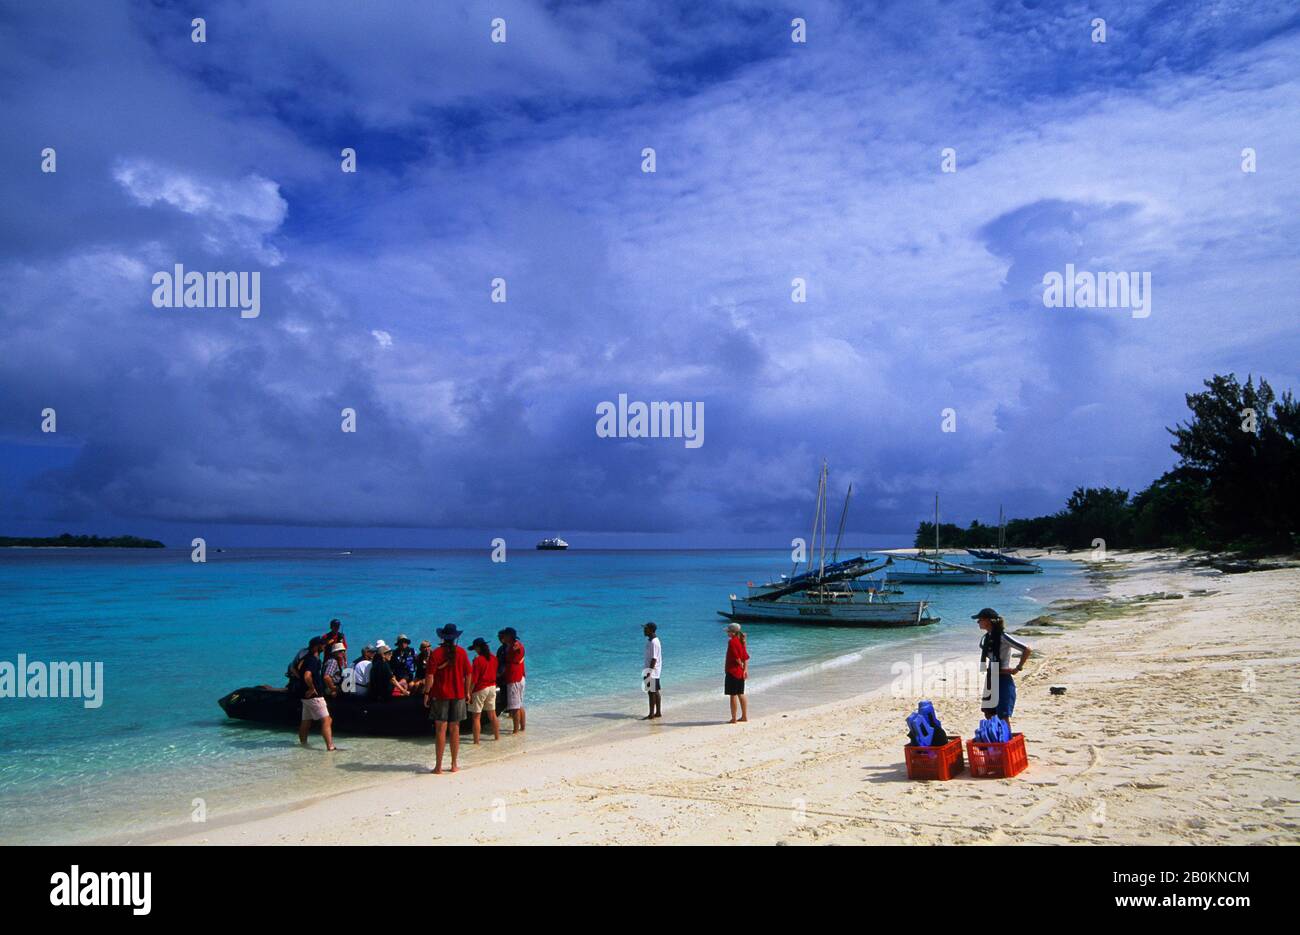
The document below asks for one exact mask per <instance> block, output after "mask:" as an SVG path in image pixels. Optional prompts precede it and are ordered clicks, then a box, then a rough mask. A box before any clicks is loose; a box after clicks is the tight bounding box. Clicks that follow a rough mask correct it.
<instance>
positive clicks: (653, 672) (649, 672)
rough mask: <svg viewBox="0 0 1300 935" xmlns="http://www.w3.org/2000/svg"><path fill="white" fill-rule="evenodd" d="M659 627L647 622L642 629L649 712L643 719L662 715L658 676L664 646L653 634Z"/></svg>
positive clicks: (661, 698)
mask: <svg viewBox="0 0 1300 935" xmlns="http://www.w3.org/2000/svg"><path fill="white" fill-rule="evenodd" d="M658 629H659V628H658V627H656V626H655V625H654V624H653V623H647V624H646V625H645V627H643V628H642V631H641V632H643V633H644V634H645V637H646V644H645V672H644V675H643V678H644V679H645V690H646V695H647V696H648V697H649V699H650V713H649V714H647V715H646V716H645V717H643V718H641V720H643V721H650V720H653V719H654V718H657V717H663V714H664V710H663V696H662V695H661V694H660V693H659V676H660V674H661V672H662V671H663V665H664V648H663V646H662V645H661V644H660V642H659V637H657V636H655V631H657V630H658Z"/></svg>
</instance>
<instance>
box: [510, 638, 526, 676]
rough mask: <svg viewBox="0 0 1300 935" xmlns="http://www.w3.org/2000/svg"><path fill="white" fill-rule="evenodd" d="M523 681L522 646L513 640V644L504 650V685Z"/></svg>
mask: <svg viewBox="0 0 1300 935" xmlns="http://www.w3.org/2000/svg"><path fill="white" fill-rule="evenodd" d="M523 680H524V644H523V643H521V642H519V640H515V644H514V645H513V646H511V647H510V648H509V649H507V650H506V683H507V684H509V683H511V682H522V681H523Z"/></svg>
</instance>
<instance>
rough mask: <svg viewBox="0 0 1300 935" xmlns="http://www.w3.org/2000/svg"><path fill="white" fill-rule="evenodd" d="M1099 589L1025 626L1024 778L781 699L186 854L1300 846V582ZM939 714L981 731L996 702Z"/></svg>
mask: <svg viewBox="0 0 1300 935" xmlns="http://www.w3.org/2000/svg"><path fill="white" fill-rule="evenodd" d="M1094 578H1095V580H1097V581H1099V582H1100V583H1101V584H1103V585H1104V587H1105V588H1106V594H1107V597H1106V598H1104V599H1097V600H1088V601H1080V602H1078V603H1076V604H1074V605H1073V606H1068V605H1053V606H1052V607H1051V608H1049V609H1048V612H1047V614H1046V615H1045V616H1046V617H1047V618H1049V619H1040V621H1038V622H1034V623H1031V624H1028V625H1025V626H1020V627H1017V626H1013V627H1012V631H1013V632H1015V631H1017V630H1019V631H1020V633H1021V635H1022V638H1023V639H1025V640H1026V642H1028V643H1030V645H1031V646H1033V647H1034V650H1035V658H1034V659H1033V660H1031V662H1030V664H1029V665H1028V666H1027V667H1026V669H1025V671H1024V672H1023V673H1022V674H1021V676H1020V678H1019V681H1018V685H1019V702H1018V706H1017V710H1016V717H1015V719H1014V725H1015V729H1016V730H1017V731H1023V732H1024V733H1025V736H1026V738H1027V741H1028V750H1029V758H1030V766H1029V769H1028V770H1027V771H1026V772H1024V773H1022V774H1021V775H1020V776H1018V777H1016V778H1014V779H1011V780H975V779H970V778H969V777H968V776H966V775H964V774H963V775H962V776H961V777H959V778H958V779H955V780H953V781H950V782H946V783H919V782H909V781H908V780H907V778H906V773H905V771H904V768H903V751H902V745H903V743H904V742H905V737H904V733H903V717H904V715H905V714H906V713H907V711H908V710H910V709H911V708H912V707H913V706H914V704H915V701H916V700H917V699H916V698H915V697H914V694H913V693H912V692H910V691H909V692H907V693H905V694H904V695H903V696H902V697H893V696H892V694H891V691H890V690H889V689H888V688H884V689H881V690H879V691H876V692H873V693H870V694H865V695H862V696H859V697H856V698H852V699H849V700H846V701H844V702H840V703H836V704H831V705H824V706H822V707H819V708H813V709H808V710H798V711H775V712H774V711H765V710H764V709H763V706H762V703H763V699H762V696H761V695H760V696H756V697H755V698H754V709H755V710H754V719H753V720H752V721H751V722H750V723H748V724H741V725H729V724H726V723H723V722H724V721H725V719H726V702H725V699H723V698H721V697H719V699H718V706H717V710H716V715H717V717H718V718H719V719H720V720H719V722H717V723H713V722H711V721H710V720H708V719H707V718H699V717H694V716H692V717H690V718H689V719H683V718H680V717H679V718H678V720H674V715H673V712H671V711H669V712H668V716H667V717H665V719H664V721H663V722H660V723H654V724H644V723H641V722H638V721H632V720H629V721H627V722H626V724H620V725H618V729H617V730H614V731H609V732H606V733H604V734H603V735H602V739H601V742H600V743H595V744H586V745H573V744H569V745H565V746H558V747H555V748H552V749H549V750H544V749H532V750H530V749H528V748H527V744H519V745H518V746H519V748H520V752H519V753H518V754H517V755H513V756H509V757H506V758H503V759H500V760H498V761H496V762H494V763H490V764H480V765H468V764H472V763H473V756H472V754H471V755H470V756H468V757H467V758H466V763H467V767H466V768H464V769H462V771H461V772H460V773H458V774H455V775H443V776H431V775H419V774H415V773H414V772H412V773H411V774H409V775H405V776H399V777H398V778H395V779H393V780H391V781H388V782H385V783H383V784H381V785H378V786H374V787H370V788H366V789H361V790H356V791H352V792H347V793H343V794H339V795H335V796H330V797H327V798H323V799H316V800H313V801H310V802H306V803H303V804H301V805H299V806H297V807H295V808H292V809H289V810H280V811H277V812H275V813H273V814H254V815H246V816H241V817H239V818H237V819H235V820H231V821H228V822H226V823H224V824H223V823H218V822H215V821H211V822H209V823H208V824H207V825H203V826H195V828H194V830H193V831H190V830H189V829H186V833H184V834H177V835H175V836H171V837H168V838H167V843H178V844H197V843H211V844H288V843H303V842H308V841H310V842H312V843H319V844H336V843H337V844H347V843H372V844H377V843H388V844H407V843H435V842H443V843H484V844H487V843H491V844H498V843H499V844H551V843H562V844H563V843H582V844H623V843H627V844H704V843H752V844H772V843H784V844H811V843H820V844H826V843H836V844H847V843H880V844H894V843H915V844H931V843H949V844H951V843H959V844H982V843H990V844H1004V843H1039V844H1069V843H1102V844H1125V843H1142V844H1265V843H1268V844H1280V843H1300V780H1297V776H1300V740H1297V737H1300V730H1298V729H1297V728H1298V727H1300V717H1298V716H1297V701H1300V691H1298V690H1297V680H1296V677H1295V667H1296V665H1297V663H1300V609H1298V608H1300V569H1294V568H1292V569H1281V570H1275V571H1264V572H1255V573H1250V574H1240V575H1218V574H1214V575H1207V574H1204V573H1198V570H1197V569H1194V568H1192V567H1190V566H1189V565H1188V564H1187V563H1186V562H1185V561H1183V560H1182V559H1179V558H1178V557H1176V556H1172V555H1166V556H1160V555H1152V554H1149V553H1147V554H1133V555H1113V556H1112V561H1110V562H1108V563H1106V564H1105V565H1104V566H1094ZM1206 592H1211V593H1206ZM1176 595H1181V597H1177V596H1176ZM977 639H978V634H977V633H975V632H974V631H972V639H971V644H972V655H977V651H976V649H975V644H976V642H977ZM1049 685H1064V686H1066V688H1067V691H1066V693H1065V694H1064V695H1060V696H1052V695H1050V694H1049V692H1048V686H1049ZM935 701H936V705H937V707H938V709H939V712H940V714H941V716H942V717H943V719H944V722H945V725H946V726H947V727H948V728H949V730H952V731H954V732H960V733H962V734H963V735H964V736H970V733H971V731H972V730H973V728H974V725H975V723H976V721H977V720H978V717H979V714H978V710H977V708H978V706H977V704H976V703H975V701H974V700H973V698H969V697H966V698H962V699H953V698H943V697H941V696H940V697H936V698H935ZM711 713H712V712H711ZM520 739H522V738H514V739H512V740H511V741H510V742H512V743H513V742H515V741H516V740H520ZM317 742H319V741H317ZM503 742H504V741H503ZM321 755H322V756H323V755H325V754H321Z"/></svg>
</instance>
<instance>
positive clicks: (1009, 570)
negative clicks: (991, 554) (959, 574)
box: [971, 562, 1043, 575]
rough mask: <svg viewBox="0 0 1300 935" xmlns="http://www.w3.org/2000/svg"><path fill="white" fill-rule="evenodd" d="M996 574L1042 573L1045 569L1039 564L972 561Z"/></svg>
mask: <svg viewBox="0 0 1300 935" xmlns="http://www.w3.org/2000/svg"><path fill="white" fill-rule="evenodd" d="M971 564H973V565H978V566H979V567H980V568H983V569H985V570H986V571H991V572H993V574H995V575H1041V574H1042V573H1043V569H1042V568H1040V567H1039V566H1037V565H999V564H998V563H997V562H972V563H971Z"/></svg>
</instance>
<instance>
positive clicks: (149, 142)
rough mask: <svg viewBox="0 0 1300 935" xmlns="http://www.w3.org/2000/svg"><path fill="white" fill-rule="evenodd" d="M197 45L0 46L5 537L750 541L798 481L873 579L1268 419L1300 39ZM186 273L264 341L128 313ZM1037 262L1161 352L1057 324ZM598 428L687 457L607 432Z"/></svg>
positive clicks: (1253, 19)
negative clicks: (1193, 409) (862, 556)
mask: <svg viewBox="0 0 1300 935" xmlns="http://www.w3.org/2000/svg"><path fill="white" fill-rule="evenodd" d="M201 6H202V9H201V10H198V9H195V8H193V7H192V6H191V5H177V4H173V3H165V2H156V3H136V4H130V3H123V4H98V3H48V4H39V5H37V4H23V5H19V4H6V5H5V6H4V7H3V8H0V108H2V111H0V112H2V114H3V120H4V127H5V133H4V134H3V139H0V212H3V218H4V224H3V226H2V227H0V245H2V251H0V289H3V294H4V296H5V297H6V300H5V301H4V303H3V304H0V514H2V515H3V517H4V520H3V523H0V525H2V526H3V529H0V533H3V532H10V531H14V532H21V533H29V534H40V533H55V532H62V531H64V530H69V531H74V532H82V531H85V532H101V533H113V532H134V533H137V534H144V535H157V536H159V537H161V538H163V539H165V540H166V541H168V542H169V543H172V544H178V545H179V544H183V543H185V542H188V540H189V538H191V537H192V536H194V535H204V536H206V537H207V538H208V539H209V541H212V542H214V543H225V544H233V545H238V544H260V545H270V544H303V545H326V544H328V545H335V544H350V545H389V544H391V545H472V546H478V545H485V544H486V542H487V540H488V539H490V538H491V537H493V536H496V535H504V536H506V537H507V539H508V540H509V538H510V536H512V535H514V536H517V537H519V538H517V539H516V540H513V541H521V540H522V541H524V542H528V540H529V539H530V538H531V537H532V536H534V535H540V534H553V533H560V534H563V535H566V537H568V538H569V539H570V540H571V541H574V542H575V544H590V545H600V546H617V545H641V546H650V545H664V546H731V545H737V546H766V545H771V546H780V545H784V544H786V543H788V541H789V538H790V537H791V536H793V535H796V534H802V532H803V531H804V529H805V527H806V526H807V525H808V522H809V518H810V511H811V497H812V490H813V487H814V485H815V482H816V474H817V470H818V464H819V462H820V459H821V458H823V457H824V458H826V459H827V460H828V461H829V462H830V465H831V471H832V485H833V491H842V489H843V487H844V485H846V484H847V483H849V482H850V481H852V482H853V483H854V485H855V491H856V494H855V507H854V510H853V513H852V515H851V518H850V528H851V530H852V531H853V533H854V535H855V537H856V538H858V539H860V540H864V541H870V542H872V543H876V542H880V543H885V542H895V541H901V540H903V539H910V534H911V531H912V530H913V529H914V528H915V525H916V522H917V521H918V520H919V519H921V518H924V517H925V516H926V515H928V512H929V510H930V509H931V502H932V498H933V495H934V493H935V491H939V492H940V493H941V495H942V497H943V502H944V512H945V518H946V519H951V520H953V521H957V522H961V523H966V522H969V521H970V520H971V519H973V518H977V517H978V518H981V519H984V520H985V521H991V520H993V519H995V518H996V515H997V510H998V506H999V504H1004V505H1005V506H1006V508H1007V510H1008V512H1009V513H1010V514H1012V515H1036V514H1040V513H1044V512H1049V511H1052V510H1055V509H1057V508H1059V506H1060V505H1061V504H1062V503H1063V501H1064V499H1065V497H1066V496H1067V495H1068V493H1069V491H1070V490H1071V489H1073V488H1074V487H1075V486H1078V485H1084V484H1086V485H1118V486H1125V487H1129V488H1132V489H1137V488H1140V487H1141V486H1144V485H1145V484H1146V483H1148V482H1149V481H1150V480H1151V479H1153V478H1154V477H1155V476H1157V475H1158V474H1159V473H1161V472H1162V471H1163V470H1165V469H1167V468H1168V467H1169V466H1170V464H1171V463H1172V457H1173V456H1172V454H1171V452H1170V451H1169V448H1168V443H1169V437H1168V435H1167V433H1166V432H1165V431H1164V427H1165V426H1167V425H1171V424H1173V423H1174V422H1175V421H1177V420H1179V419H1181V418H1182V417H1183V413H1184V411H1185V409H1184V403H1183V395H1184V394H1185V393H1187V392H1192V391H1195V390H1196V389H1198V388H1199V386H1200V382H1201V380H1202V379H1204V378H1205V377H1208V376H1209V375H1211V374H1212V373H1215V372H1228V371H1236V372H1237V373H1239V374H1241V375H1243V376H1244V375H1245V374H1246V373H1254V374H1257V375H1259V374H1262V375H1264V376H1266V377H1267V378H1268V379H1269V380H1270V381H1271V382H1272V383H1273V384H1274V385H1275V386H1276V387H1279V388H1281V387H1292V388H1300V378H1298V376H1300V374H1298V370H1300V366H1298V365H1297V361H1300V353H1298V351H1300V340H1298V339H1297V327H1296V322H1297V317H1298V316H1297V305H1298V302H1297V295H1300V263H1297V262H1296V261H1297V253H1298V251H1297V247H1296V244H1297V243H1300V219H1297V215H1296V211H1295V208H1296V205H1297V203H1300V129H1298V128H1300V120H1298V119H1297V116H1298V115H1300V68H1298V67H1297V63H1300V13H1297V10H1296V7H1295V6H1294V4H1287V3H1277V4H1270V3H1205V4H1197V3H1183V4H1171V3H1157V4H1143V3H1115V4H1107V3H1099V4H1074V3H1046V2H1044V3H1036V2H1021V3H1012V2H1002V3H962V2H952V3H925V2H908V3H883V4H856V3H848V4H837V3H825V2H813V3H799V4H796V5H795V6H794V7H790V6H788V5H779V6H774V5H769V4H763V3H743V2H740V3H717V4H672V3H663V4H658V3H656V4H645V3H624V2H610V3H600V2H592V3H580V4H546V5H539V4H528V3H513V2H498V3H494V4H492V5H490V7H489V6H485V5H484V4H482V3H479V2H477V0H469V2H465V3H439V4H427V3H420V4H415V3H411V4H398V3H383V2H370V3H365V4H357V3H329V2H318V0H312V2H293V0H281V2H276V3H269V2H268V3H260V2H249V0H245V2H224V3H223V2H215V0H209V2H205V3H203V4H202V5H201ZM195 15H202V16H204V17H205V18H206V21H207V38H208V41H207V42H206V43H203V44H196V43H194V42H192V41H191V40H190V31H191V27H190V19H191V17H193V16H195ZM493 16H500V17H502V18H504V19H505V21H506V24H507V41H506V42H505V43H504V44H494V43H492V42H491V41H490V38H489V34H490V29H491V27H490V20H491V18H492V17H493ZM794 16H800V17H803V18H804V19H805V20H806V21H807V24H808V25H807V30H808V41H807V43H805V44H796V43H793V42H791V41H790V20H791V18H792V17H794ZM1097 16H1100V17H1103V18H1105V20H1106V25H1107V41H1106V42H1105V43H1104V44H1099V43H1094V42H1092V41H1091V32H1092V27H1091V25H1090V23H1091V21H1092V19H1093V18H1094V17H1097ZM47 146H50V147H54V148H55V150H56V151H57V154H58V156H57V158H58V171H57V172H56V173H53V174H46V173H42V172H41V171H40V152H41V150H42V149H43V148H44V147H47ZM647 146H649V147H653V148H654V149H655V150H656V154H657V169H658V171H657V172H655V173H654V174H646V173H643V172H642V171H641V151H642V149H643V148H644V147H647ZM343 147H353V148H355V149H356V150H357V157H358V169H359V171H358V172H357V173H355V174H345V173H343V172H341V171H340V168H339V162H340V157H339V151H340V150H341V149H342V148H343ZM945 147H952V148H954V149H955V150H956V152H957V165H958V170H957V171H956V172H955V173H942V172H941V171H940V159H941V156H940V152H941V150H943V149H944V148H945ZM1247 147H1249V148H1252V149H1254V150H1255V151H1256V153H1257V158H1258V170H1257V171H1256V172H1254V173H1245V172H1242V171H1241V151H1242V150H1243V149H1244V148H1247ZM177 262H180V263H184V264H185V265H186V266H187V268H191V269H200V270H260V271H261V278H262V313H261V315H260V317H258V318H256V319H250V320H243V319H241V318H240V317H239V315H238V313H237V312H233V311H230V310H219V309H188V310H187V309H157V308H154V307H153V306H152V305H151V303H150V296H151V294H152V285H151V283H150V278H151V276H152V275H153V273H154V272H155V271H158V270H164V269H171V267H172V265H173V264H175V263H177ZM1066 263H1074V264H1075V265H1076V266H1078V267H1080V268H1088V269H1107V270H1124V271H1128V270H1135V271H1136V270H1140V271H1149V272H1150V273H1151V274H1152V281H1153V307H1152V313H1151V315H1150V317H1149V318H1145V319H1135V318H1132V317H1131V316H1130V315H1129V314H1128V313H1127V311H1126V310H1123V309H1048V308H1044V307H1043V303H1042V301H1041V299H1040V291H1041V281H1042V276H1043V275H1044V273H1046V272H1048V271H1051V270H1057V271H1062V270H1064V268H1065V264H1066ZM498 276H499V277H503V278H505V279H506V281H507V284H508V301H507V302H506V303H504V304H494V303H492V302H491V301H490V285H489V284H490V282H491V280H492V279H493V278H494V277H498ZM794 277H803V278H804V279H806V281H807V284H808V285H807V289H808V301H807V302H806V303H803V304H796V303H793V302H791V301H790V293H791V280H792V279H793V278H794ZM619 393H627V394H628V395H629V396H630V397H631V398H632V399H641V400H683V401H700V402H703V403H704V404H705V412H706V422H705V425H706V441H705V444H704V445H703V446H702V447H700V448H698V449H688V448H686V447H685V446H684V445H683V444H682V443H681V442H680V440H635V439H610V438H599V437H597V435H596V433H595V430H594V426H595V421H596V417H595V407H596V405H597V404H598V403H599V402H601V401H604V400H613V399H616V398H617V396H618V394H619ZM46 407H52V408H54V409H56V411H57V413H58V428H59V430H58V432H57V433H55V434H45V433H42V432H41V431H40V422H41V420H40V413H41V410H42V409H44V408H46ZM343 407H352V408H355V409H356V410H357V413H358V431H357V432H356V433H355V434H344V433H342V432H341V431H340V430H339V422H340V418H339V412H340V410H341V409H342V408H343ZM949 407H950V408H953V409H955V410H956V413H957V431H956V432H951V433H945V432H942V431H941V418H942V417H941V413H942V411H943V410H944V409H945V408H949Z"/></svg>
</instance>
